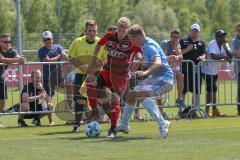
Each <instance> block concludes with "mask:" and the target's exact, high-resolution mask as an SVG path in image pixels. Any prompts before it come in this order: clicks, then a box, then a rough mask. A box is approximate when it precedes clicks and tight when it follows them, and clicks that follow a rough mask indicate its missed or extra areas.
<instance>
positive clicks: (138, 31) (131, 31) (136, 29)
mask: <svg viewBox="0 0 240 160" xmlns="http://www.w3.org/2000/svg"><path fill="white" fill-rule="evenodd" d="M127 34H128V35H133V36H145V32H144V30H143V28H142V26H141V25H139V24H134V25H132V26H131V27H130V28H128V30H127Z"/></svg>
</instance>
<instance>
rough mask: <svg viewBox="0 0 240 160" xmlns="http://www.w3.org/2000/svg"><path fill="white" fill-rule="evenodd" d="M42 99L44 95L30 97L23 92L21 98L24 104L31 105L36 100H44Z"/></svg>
mask: <svg viewBox="0 0 240 160" xmlns="http://www.w3.org/2000/svg"><path fill="white" fill-rule="evenodd" d="M42 97H43V94H40V95H36V96H31V97H29V95H28V93H27V92H23V94H22V97H21V98H22V102H23V103H29V102H34V101H36V100H39V99H42Z"/></svg>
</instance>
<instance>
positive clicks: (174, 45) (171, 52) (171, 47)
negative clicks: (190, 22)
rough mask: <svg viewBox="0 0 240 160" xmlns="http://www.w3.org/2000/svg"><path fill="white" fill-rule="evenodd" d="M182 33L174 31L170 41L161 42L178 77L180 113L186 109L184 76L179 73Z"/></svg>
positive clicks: (181, 57) (177, 30)
mask: <svg viewBox="0 0 240 160" xmlns="http://www.w3.org/2000/svg"><path fill="white" fill-rule="evenodd" d="M180 38H181V32H180V30H179V29H174V30H173V31H172V32H171V34H170V40H164V41H162V42H161V44H160V46H161V48H162V49H163V51H164V53H165V55H166V56H167V59H168V62H169V63H170V65H171V66H172V69H173V71H174V73H175V75H176V80H177V92H178V95H177V96H178V97H177V99H176V104H177V106H178V107H179V108H180V112H181V111H183V109H184V108H186V105H185V103H184V99H183V87H184V75H183V74H182V73H181V72H179V69H180V68H179V65H180V62H181V60H182V59H183V56H182V52H181V46H180V44H179V43H180Z"/></svg>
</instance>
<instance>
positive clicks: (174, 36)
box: [171, 36, 180, 39]
mask: <svg viewBox="0 0 240 160" xmlns="http://www.w3.org/2000/svg"><path fill="white" fill-rule="evenodd" d="M171 37H172V38H177V39H178V38H180V37H179V36H171Z"/></svg>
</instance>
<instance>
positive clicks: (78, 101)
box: [73, 73, 87, 132]
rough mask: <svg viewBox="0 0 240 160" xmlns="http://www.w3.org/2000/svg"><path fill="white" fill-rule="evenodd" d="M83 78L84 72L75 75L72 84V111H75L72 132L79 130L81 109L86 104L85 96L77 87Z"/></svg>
mask: <svg viewBox="0 0 240 160" xmlns="http://www.w3.org/2000/svg"><path fill="white" fill-rule="evenodd" d="M84 79H85V75H84V74H78V73H76V75H75V81H74V85H73V94H74V111H75V125H74V126H73V132H80V122H81V120H82V115H83V109H84V107H85V105H87V98H86V97H84V96H82V95H80V93H79V89H80V87H81V85H82V83H83V81H84Z"/></svg>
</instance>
